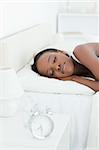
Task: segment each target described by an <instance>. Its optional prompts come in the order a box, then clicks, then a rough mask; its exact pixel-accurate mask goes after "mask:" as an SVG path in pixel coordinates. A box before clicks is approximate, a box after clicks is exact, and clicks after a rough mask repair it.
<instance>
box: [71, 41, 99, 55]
mask: <svg viewBox="0 0 99 150" xmlns="http://www.w3.org/2000/svg"><path fill="white" fill-rule="evenodd" d="M88 52H91V53H93V54H95V55H96V56H99V43H85V44H81V45H77V46H76V47H75V49H74V51H73V53H74V54H75V55H78V54H79V53H82V54H83V53H84V54H85V53H88Z"/></svg>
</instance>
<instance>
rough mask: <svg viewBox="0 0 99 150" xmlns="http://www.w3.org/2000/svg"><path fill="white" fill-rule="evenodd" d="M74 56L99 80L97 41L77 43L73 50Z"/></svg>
mask: <svg viewBox="0 0 99 150" xmlns="http://www.w3.org/2000/svg"><path fill="white" fill-rule="evenodd" d="M73 53H74V55H75V57H76V58H77V59H78V60H79V61H80V62H81V64H83V65H84V66H86V67H87V68H88V69H89V70H90V71H91V72H92V73H93V74H94V75H95V77H96V79H98V80H99V69H98V68H99V57H98V56H99V43H86V44H82V45H78V46H76V47H75V49H74V51H73Z"/></svg>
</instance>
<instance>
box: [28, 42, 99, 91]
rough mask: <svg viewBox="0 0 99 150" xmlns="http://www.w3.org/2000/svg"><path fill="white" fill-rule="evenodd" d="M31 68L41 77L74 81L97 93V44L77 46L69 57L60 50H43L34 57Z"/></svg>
mask: <svg viewBox="0 0 99 150" xmlns="http://www.w3.org/2000/svg"><path fill="white" fill-rule="evenodd" d="M31 68H32V70H33V71H35V72H36V73H38V74H40V75H41V76H45V77H49V78H56V79H59V80H64V81H65V80H71V81H75V82H78V83H81V84H83V85H86V86H88V87H90V88H91V89H93V90H94V91H99V43H85V44H82V45H78V46H76V47H75V48H74V50H73V54H72V55H71V56H70V55H69V54H68V53H66V52H64V51H62V50H57V49H45V50H43V51H41V52H39V53H38V54H37V55H36V56H35V58H34V63H33V65H32V66H31ZM85 77H88V78H85Z"/></svg>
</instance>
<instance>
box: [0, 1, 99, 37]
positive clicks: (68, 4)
mask: <svg viewBox="0 0 99 150" xmlns="http://www.w3.org/2000/svg"><path fill="white" fill-rule="evenodd" d="M97 1H98V0H86V1H85V0H79V1H77V0H8V1H7V0H0V37H3V36H6V35H9V34H12V33H14V32H17V31H19V30H22V29H24V28H27V27H30V26H32V25H35V24H39V23H44V22H45V23H50V24H51V27H52V30H53V32H55V31H56V30H57V29H56V28H57V24H56V22H57V18H56V17H57V14H58V13H59V12H62V11H65V12H72V13H74V12H80V13H85V12H87V13H90V12H91V13H96V12H97V11H98V8H97V3H96V2H97Z"/></svg>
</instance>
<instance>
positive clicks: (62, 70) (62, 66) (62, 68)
mask: <svg viewBox="0 0 99 150" xmlns="http://www.w3.org/2000/svg"><path fill="white" fill-rule="evenodd" d="M64 67H65V62H64V64H62V65H61V73H63V74H64Z"/></svg>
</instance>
